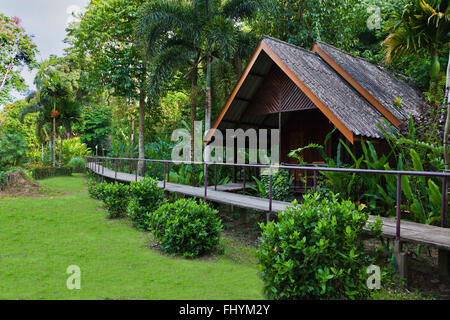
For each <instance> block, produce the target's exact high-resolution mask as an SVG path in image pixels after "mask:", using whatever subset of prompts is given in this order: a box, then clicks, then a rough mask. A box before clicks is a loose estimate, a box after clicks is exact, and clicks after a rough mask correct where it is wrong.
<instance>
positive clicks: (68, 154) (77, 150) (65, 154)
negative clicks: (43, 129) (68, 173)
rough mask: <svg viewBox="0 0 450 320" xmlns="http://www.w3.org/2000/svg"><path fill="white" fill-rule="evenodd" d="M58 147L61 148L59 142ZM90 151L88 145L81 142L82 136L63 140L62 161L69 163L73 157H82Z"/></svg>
mask: <svg viewBox="0 0 450 320" xmlns="http://www.w3.org/2000/svg"><path fill="white" fill-rule="evenodd" d="M57 147H58V148H59V143H58V144H57ZM90 151H91V150H90V149H89V148H88V146H87V145H86V144H85V143H82V142H81V139H80V137H75V138H72V139H66V140H63V145H62V161H63V162H64V163H68V162H69V161H70V160H71V159H72V158H75V157H76V158H81V157H84V156H86V155H88V154H89V153H90Z"/></svg>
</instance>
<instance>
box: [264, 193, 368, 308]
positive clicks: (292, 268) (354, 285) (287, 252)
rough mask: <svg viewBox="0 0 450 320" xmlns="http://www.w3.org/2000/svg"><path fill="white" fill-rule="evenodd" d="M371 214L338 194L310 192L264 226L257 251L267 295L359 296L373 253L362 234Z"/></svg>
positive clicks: (365, 293)
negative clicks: (366, 248)
mask: <svg viewBox="0 0 450 320" xmlns="http://www.w3.org/2000/svg"><path fill="white" fill-rule="evenodd" d="M367 219H368V213H367V212H365V211H363V210H362V208H361V207H357V206H356V205H355V204H354V203H352V202H351V201H338V200H337V197H336V196H334V195H333V196H332V197H331V198H330V199H328V198H320V197H319V196H318V195H317V194H315V195H305V196H304V201H303V203H302V204H298V203H297V202H296V201H295V202H293V204H292V206H289V207H287V208H286V209H285V210H284V211H282V212H280V213H279V214H278V221H277V222H269V223H268V224H267V225H261V228H262V243H261V246H260V248H259V250H258V253H257V255H258V259H259V264H260V269H261V276H262V279H263V281H264V294H265V296H266V298H268V299H282V300H284V299H294V300H297V299H347V298H348V299H360V298H364V297H367V296H368V295H369V292H368V289H367V286H366V281H365V277H366V276H367V275H366V268H367V267H368V266H369V265H370V264H371V260H370V257H369V256H368V255H366V254H365V252H364V250H363V243H362V241H361V239H360V236H361V235H362V233H363V227H364V226H365V225H366V222H367Z"/></svg>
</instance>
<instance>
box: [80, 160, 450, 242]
mask: <svg viewBox="0 0 450 320" xmlns="http://www.w3.org/2000/svg"><path fill="white" fill-rule="evenodd" d="M87 167H88V168H89V169H90V170H92V171H93V172H95V173H97V174H99V175H101V176H104V177H107V178H110V179H113V180H118V181H123V182H131V181H135V180H136V175H135V174H129V173H123V172H117V178H116V174H115V172H114V171H113V170H110V169H108V168H106V167H105V168H103V167H102V166H101V165H98V164H97V166H95V167H94V163H88V164H87ZM140 179H142V177H140V176H138V177H137V180H140ZM158 185H159V187H160V188H163V187H164V182H163V181H159V183H158ZM213 188H214V186H213V187H212V188H208V190H207V195H206V200H209V201H214V202H218V203H223V204H228V205H233V206H237V207H241V208H246V209H253V210H258V211H264V212H268V211H269V200H268V199H263V198H258V197H253V196H249V195H242V194H236V193H231V192H225V191H219V190H217V191H215V190H214V189H213ZM165 190H167V191H169V192H176V193H181V194H184V195H187V196H190V197H197V198H204V196H205V189H204V188H203V187H192V186H187V185H181V184H176V183H168V182H166V187H165ZM288 205H290V203H289V202H283V201H275V200H274V201H272V212H274V213H278V212H280V211H282V210H284V209H285V208H286V206H288ZM375 218H376V217H375V216H370V217H369V222H374V221H375ZM381 220H382V221H383V228H382V233H383V236H385V237H388V238H395V234H396V232H395V230H396V221H395V219H389V218H383V217H382V218H381ZM400 235H401V240H402V241H405V242H412V243H416V244H424V245H431V246H434V247H436V248H438V249H441V250H445V251H450V229H447V228H441V227H436V226H430V225H425V224H421V223H415V222H408V221H402V222H401V228H400Z"/></svg>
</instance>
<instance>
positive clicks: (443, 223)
mask: <svg viewBox="0 0 450 320" xmlns="http://www.w3.org/2000/svg"><path fill="white" fill-rule="evenodd" d="M447 211H448V200H447V177H442V208H441V227H442V228H447Z"/></svg>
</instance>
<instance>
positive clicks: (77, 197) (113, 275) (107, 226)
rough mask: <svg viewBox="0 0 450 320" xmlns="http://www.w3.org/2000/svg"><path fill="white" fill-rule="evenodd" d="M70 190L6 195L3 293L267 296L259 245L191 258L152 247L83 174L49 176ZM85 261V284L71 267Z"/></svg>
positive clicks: (1, 223) (51, 183) (1, 209)
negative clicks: (113, 212) (74, 280)
mask: <svg viewBox="0 0 450 320" xmlns="http://www.w3.org/2000/svg"><path fill="white" fill-rule="evenodd" d="M42 183H43V184H44V185H46V186H48V187H49V188H51V189H55V190H60V191H63V192H64V194H65V195H59V196H54V195H53V196H52V195H49V196H43V197H34V198H6V199H5V198H2V199H0V244H1V247H0V299H261V298H262V282H261V281H260V279H259V278H258V276H257V272H258V270H257V267H256V262H255V259H254V257H253V250H252V249H250V248H246V247H243V246H242V245H240V244H239V243H237V242H235V241H233V240H231V239H225V241H224V247H225V252H224V254H223V255H221V256H215V257H209V258H201V259H197V260H185V259H181V258H176V257H168V256H165V255H162V254H161V253H159V252H158V251H157V250H155V249H151V248H149V246H148V244H149V235H147V234H146V233H143V232H139V231H137V230H136V229H135V228H133V227H132V226H131V223H130V221H129V220H127V219H122V220H109V219H107V218H106V212H105V210H104V209H103V208H102V203H101V202H100V201H97V200H93V199H91V198H89V196H88V193H87V187H86V179H85V177H84V176H82V175H74V176H73V177H57V178H51V179H47V180H43V181H42ZM69 265H78V266H79V267H80V268H81V290H69V289H67V286H66V280H67V278H68V277H69V275H68V274H66V269H67V267H68V266H69Z"/></svg>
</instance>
